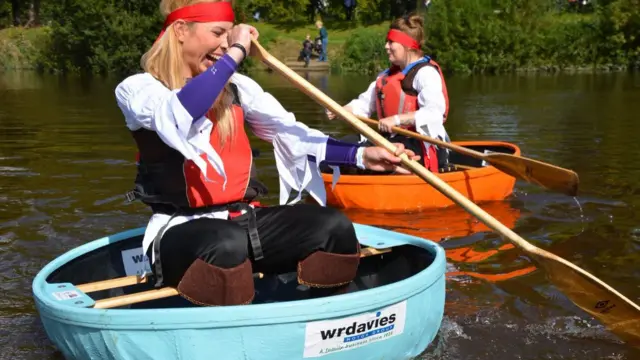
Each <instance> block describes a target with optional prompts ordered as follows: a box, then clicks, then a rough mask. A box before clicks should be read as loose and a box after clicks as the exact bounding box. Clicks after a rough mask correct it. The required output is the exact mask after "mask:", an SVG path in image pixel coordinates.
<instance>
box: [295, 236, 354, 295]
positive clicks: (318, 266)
mask: <svg viewBox="0 0 640 360" xmlns="http://www.w3.org/2000/svg"><path fill="white" fill-rule="evenodd" d="M359 264H360V247H359V246H358V252H356V253H355V254H349V255H346V254H333V253H328V252H325V251H316V252H314V253H313V254H311V255H309V256H308V257H307V258H306V259H304V260H302V261H300V262H299V263H298V282H299V283H300V284H303V285H307V286H311V287H317V288H328V287H337V286H340V285H345V284H348V283H350V282H351V281H352V280H353V279H354V278H355V277H356V273H357V271H358V265H359Z"/></svg>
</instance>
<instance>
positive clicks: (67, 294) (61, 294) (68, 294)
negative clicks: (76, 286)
mask: <svg viewBox="0 0 640 360" xmlns="http://www.w3.org/2000/svg"><path fill="white" fill-rule="evenodd" d="M53 297H55V298H56V299H58V300H69V299H75V298H77V297H80V294H78V292H77V291H75V290H67V291H56V292H54V293H53Z"/></svg>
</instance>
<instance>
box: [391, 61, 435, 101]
mask: <svg viewBox="0 0 640 360" xmlns="http://www.w3.org/2000/svg"><path fill="white" fill-rule="evenodd" d="M425 66H432V67H434V68H436V66H435V65H433V64H432V63H431V61H422V62H420V63H418V64H416V65H414V66H413V67H412V68H411V69H409V71H408V72H407V75H405V77H404V79H402V81H401V82H400V87H401V88H402V91H403V92H404V93H405V94H407V95H411V96H418V92H417V91H416V89H414V88H413V79H415V77H416V75H417V74H418V71H420V69H422V68H423V67H425ZM436 70H438V69H437V68H436Z"/></svg>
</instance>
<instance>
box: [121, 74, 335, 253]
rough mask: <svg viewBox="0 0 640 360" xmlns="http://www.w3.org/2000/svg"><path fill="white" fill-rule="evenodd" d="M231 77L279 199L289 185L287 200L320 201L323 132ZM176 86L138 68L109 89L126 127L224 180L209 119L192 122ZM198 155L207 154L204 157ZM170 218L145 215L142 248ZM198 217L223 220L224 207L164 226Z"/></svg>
mask: <svg viewBox="0 0 640 360" xmlns="http://www.w3.org/2000/svg"><path fill="white" fill-rule="evenodd" d="M231 82H232V83H234V84H235V85H237V87H238V92H239V96H240V102H241V104H242V109H243V111H244V114H245V120H246V122H247V124H248V125H249V127H250V128H251V130H252V132H253V133H254V134H255V135H256V136H257V137H259V138H260V139H262V140H265V141H268V142H271V143H272V144H273V147H274V153H275V159H276V167H277V169H278V175H279V178H280V204H285V203H286V201H287V200H288V199H289V196H290V194H291V190H296V191H298V192H299V193H298V196H297V197H296V198H295V199H294V200H292V201H291V202H289V203H290V204H291V203H295V202H297V201H299V200H300V198H301V192H302V190H306V191H307V192H309V194H310V195H311V196H312V197H314V198H315V199H316V201H318V203H320V204H321V205H323V206H324V205H325V200H326V193H325V188H324V182H323V180H322V176H321V174H320V170H319V168H318V164H320V163H321V162H322V161H323V160H324V159H325V151H326V143H327V139H328V136H327V135H325V134H324V133H322V132H320V131H318V130H315V129H311V128H309V127H307V126H306V125H305V124H303V123H300V122H297V121H296V119H295V116H294V114H293V113H291V112H288V111H287V110H285V109H284V108H283V107H282V105H281V104H280V103H279V102H278V101H277V100H276V99H275V98H274V97H273V96H272V95H271V94H269V93H267V92H265V91H264V90H263V89H262V88H261V87H260V85H258V84H257V83H256V82H255V81H253V80H252V79H250V78H248V77H247V76H244V75H241V74H238V73H235V74H234V75H233V76H232V77H231ZM178 91H179V89H176V90H170V89H168V88H167V87H165V86H164V85H163V84H162V83H161V82H160V81H158V80H157V79H155V78H154V77H153V76H152V75H151V74H149V73H142V74H136V75H132V76H130V77H128V78H126V79H125V80H124V81H122V82H121V83H120V84H119V85H118V86H117V87H116V90H115V94H116V99H117V103H118V106H119V107H120V109H121V110H122V112H123V114H124V117H125V122H126V125H127V127H128V128H129V129H130V130H132V131H134V130H138V129H140V128H145V129H148V130H152V131H155V132H156V133H157V134H158V136H159V137H160V138H161V139H162V141H163V142H164V143H165V144H167V145H168V146H170V147H172V148H174V149H176V150H177V151H179V152H180V153H181V154H182V155H183V156H184V157H185V158H187V159H188V160H192V161H193V162H194V163H195V164H196V165H197V166H198V167H199V168H200V170H201V171H202V173H203V175H204V176H205V178H206V179H207V180H208V181H212V180H209V178H208V177H207V172H206V171H207V166H206V163H207V162H208V163H210V164H211V165H212V167H213V169H215V171H216V172H218V173H219V174H220V175H221V176H223V177H224V179H225V180H224V181H225V184H226V173H225V165H226V166H230V164H223V163H222V160H221V158H220V156H219V155H218V154H217V153H216V151H215V150H214V149H213V147H212V146H211V144H210V143H209V138H210V134H211V131H212V130H213V123H212V122H211V121H210V120H209V119H207V118H206V116H203V117H201V118H199V119H197V120H196V121H195V122H194V121H193V120H194V119H193V118H192V117H191V115H189V113H188V112H187V110H186V109H185V108H184V107H183V106H182V104H181V103H180V101H179V100H178V97H177V93H178ZM200 154H206V155H207V156H206V161H205V160H204V159H202V158H201V157H200ZM308 155H312V156H315V159H316V161H315V162H311V161H309V160H308V158H307V156H308ZM336 176H339V173H334V183H335V181H337V178H336ZM170 217H171V216H170V215H166V214H154V215H152V216H151V219H150V221H149V224H148V225H147V229H146V231H145V235H144V239H143V242H142V247H143V252H144V253H146V251H147V249H148V247H149V246H150V245H151V243H152V242H153V240H154V238H156V236H157V235H158V233H159V231H160V230H161V228H162V227H163V226H164V225H167V223H168V221H169V219H170ZM201 217H209V218H221V219H227V218H228V212H227V211H217V212H212V213H205V214H198V215H195V216H175V217H174V218H173V219H171V223H170V225H168V226H166V228H165V230H164V231H166V230H168V229H169V228H170V227H172V226H175V225H178V224H181V223H184V222H186V221H189V220H192V219H196V218H201ZM163 233H164V232H163ZM160 236H161V234H160ZM154 261H155V256H152V259H151V262H152V263H153V262H154Z"/></svg>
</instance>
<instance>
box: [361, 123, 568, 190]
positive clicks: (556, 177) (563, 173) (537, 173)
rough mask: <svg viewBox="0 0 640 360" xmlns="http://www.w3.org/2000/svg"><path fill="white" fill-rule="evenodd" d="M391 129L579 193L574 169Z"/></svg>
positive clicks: (524, 177)
mask: <svg viewBox="0 0 640 360" xmlns="http://www.w3.org/2000/svg"><path fill="white" fill-rule="evenodd" d="M356 117H357V118H358V119H360V120H362V121H364V122H366V123H367V124H370V125H375V126H377V125H378V121H376V120H373V119H369V118H366V117H364V116H358V115H356ZM392 130H393V132H395V133H397V134H401V135H405V136H408V137H411V138H414V139H418V140H422V141H425V142H428V143H431V144H434V145H438V146H440V147H443V148H446V149H449V150H452V151H455V152H457V153H460V154H463V155H467V156H470V157H473V158H476V159H480V160H484V161H486V162H488V163H489V164H491V165H493V166H494V167H495V168H496V169H498V170H500V171H502V172H504V173H507V174H509V175H511V176H513V177H515V178H518V179H522V180H525V181H528V182H530V183H534V184H537V185H540V186H542V187H543V188H546V189H549V190H553V191H558V192H560V193H563V194H566V195H569V196H576V195H577V194H578V184H579V183H580V180H579V179H578V174H576V173H575V172H574V171H572V170H569V169H564V168H561V167H558V166H555V165H551V164H548V163H545V162H542V161H538V160H534V159H530V158H526V157H523V156H515V155H511V154H505V153H489V154H483V153H481V152H478V151H475V150H471V149H468V148H466V147H464V146H460V145H456V144H452V143H448V142H445V141H442V140H438V139H434V138H432V137H429V136H425V135H422V134H418V133H416V132H413V131H410V130H407V129H403V128H401V127H398V126H393V127H392Z"/></svg>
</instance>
